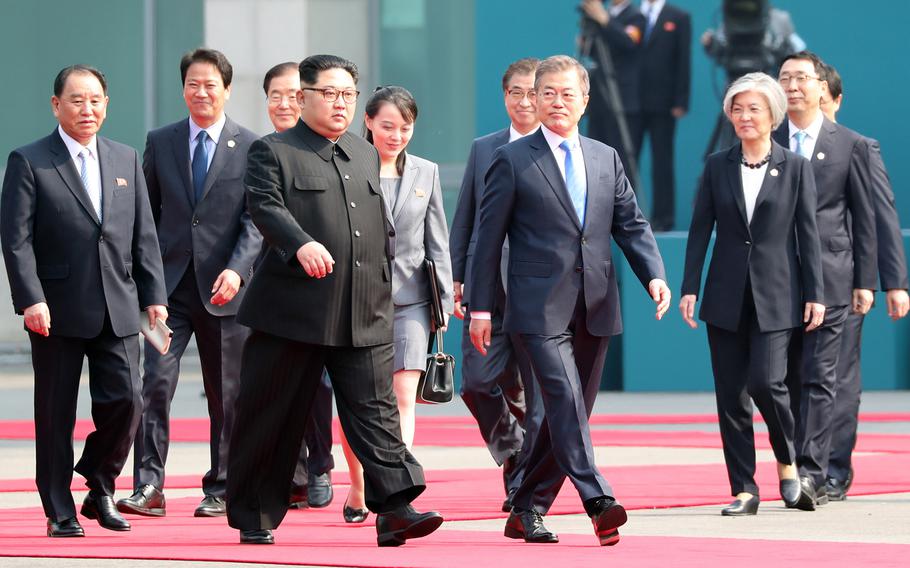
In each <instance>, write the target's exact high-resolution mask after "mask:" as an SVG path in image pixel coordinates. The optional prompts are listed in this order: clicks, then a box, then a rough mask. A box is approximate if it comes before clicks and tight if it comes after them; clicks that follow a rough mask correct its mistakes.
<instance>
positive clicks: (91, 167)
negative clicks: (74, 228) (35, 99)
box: [57, 126, 101, 221]
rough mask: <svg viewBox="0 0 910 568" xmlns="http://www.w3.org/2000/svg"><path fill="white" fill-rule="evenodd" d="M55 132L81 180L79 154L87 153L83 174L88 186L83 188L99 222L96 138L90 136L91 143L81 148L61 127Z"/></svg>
mask: <svg viewBox="0 0 910 568" xmlns="http://www.w3.org/2000/svg"><path fill="white" fill-rule="evenodd" d="M57 132H58V133H59V134H60V138H63V143H64V144H66V149H67V150H68V151H69V153H70V158H72V160H73V163H74V164H75V165H76V174H77V175H79V176H80V178H81V172H82V158H81V157H80V156H79V154H80V153H81V152H82V151H83V150H87V151H88V154H89V155H88V158H87V159H86V160H85V172H86V178H87V181H88V184H87V185H88V186H87V187H86V188H85V191H86V193H88V197H89V200H91V202H92V205H93V206H94V207H95V213H96V214H97V215H98V220H99V221H100V220H101V164H100V163H99V162H98V137H97V136H92V139H91V141H90V142H89V143H88V145H87V146H83V145H82V144H80V143H79V142H77V141H76V140H75V139H74V138H73V137H72V136H70V135H69V134H67V133H66V132H64V131H63V127H61V126H57Z"/></svg>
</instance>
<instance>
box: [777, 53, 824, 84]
mask: <svg viewBox="0 0 910 568" xmlns="http://www.w3.org/2000/svg"><path fill="white" fill-rule="evenodd" d="M791 59H798V60H802V61H811V62H812V66H813V67H814V68H815V74H816V75H818V77H819V79H821V80H822V81H824V80H825V67H827V65H826V64H825V62H824V61H822V58H821V57H819V56H818V55H816V54H814V53H812V52H811V51H807V50H805V49H804V50H802V51H797V52H796V53H791V54H790V55H788V56H786V57H784V60H783V61H781V62H780V64H781V67H783V65H784V63H786V62H787V61H790V60H791Z"/></svg>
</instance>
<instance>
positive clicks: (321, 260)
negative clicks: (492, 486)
mask: <svg viewBox="0 0 910 568" xmlns="http://www.w3.org/2000/svg"><path fill="white" fill-rule="evenodd" d="M299 71H300V83H301V85H303V88H302V89H301V90H300V92H299V93H298V101H300V121H299V122H298V123H297V125H296V126H294V127H293V128H291V129H289V130H285V131H284V132H279V133H275V134H269V135H268V136H266V137H264V138H262V139H261V140H258V141H256V142H254V143H253V145H252V146H251V148H250V153H249V160H248V163H247V168H246V175H245V176H244V183H245V184H246V187H247V198H248V201H249V206H250V214H251V215H252V217H253V221H254V222H255V223H256V226H257V227H259V229H260V231H262V234H263V236H264V237H265V243H266V246H267V247H268V248H267V251H266V253H265V255H264V257H263V258H262V261H261V263H260V265H259V266H258V267H257V269H256V273H255V275H254V276H253V278H252V280H251V282H250V284H249V287H248V290H247V294H246V297H245V298H244V300H243V303H242V304H241V306H240V311H239V313H238V314H237V319H238V321H240V322H241V323H243V324H245V325H248V326H250V327H251V328H252V330H253V331H252V333H251V335H250V337H249V339H248V340H247V342H246V344H245V345H244V347H243V360H242V364H241V371H240V375H241V392H240V396H239V398H238V405H237V424H236V427H235V429H234V436H233V437H232V439H231V447H230V452H229V456H230V465H229V467H228V490H227V495H228V498H227V503H228V522H229V523H230V525H231V526H232V527H234V528H236V529H239V530H240V542H241V543H246V544H272V543H274V536H273V534H272V530H273V529H275V528H276V527H278V525H279V524H280V523H281V521H282V519H283V518H284V516H285V514H286V513H287V510H288V487H289V486H290V483H291V479H292V477H293V475H294V468H295V466H296V463H297V458H298V455H299V452H300V445H301V442H302V440H303V434H304V430H305V428H306V423H307V421H308V415H309V413H310V409H311V407H312V402H313V396H314V393H315V391H316V386H317V384H318V383H319V381H320V378H321V375H322V370H323V368H325V369H326V370H328V373H329V377H330V378H331V381H332V388H333V390H334V392H335V401H336V404H337V407H338V417H339V419H340V421H341V426H342V428H343V429H344V432H345V434H346V436H347V439H348V441H349V442H350V445H351V448H352V449H353V450H354V453H355V454H356V455H357V458H358V459H359V460H360V462H361V464H363V470H364V485H365V490H366V505H367V507H369V509H370V510H371V511H373V512H374V513H376V514H377V518H376V532H377V543H378V544H379V546H400V545H403V544H405V542H406V541H407V540H409V539H414V538H419V537H423V536H426V535H428V534H430V533H431V532H433V531H435V530H436V529H437V528H438V527H439V526H440V525H441V524H442V516H441V515H439V513H435V512H428V513H418V512H417V511H415V510H414V508H413V507H411V505H410V503H411V501H413V500H414V499H415V498H416V497H417V496H418V495H420V493H422V492H423V490H424V489H425V483H424V476H423V468H421V466H420V464H419V463H417V460H416V459H414V456H413V455H411V453H410V452H409V451H408V450H407V448H406V447H405V445H404V442H402V440H401V425H400V423H399V417H398V406H397V403H396V401H395V395H394V392H393V390H392V359H393V357H392V355H393V353H392V349H393V347H392V282H391V266H390V260H391V253H390V250H389V241H388V237H390V236H394V231H393V230H392V229H391V228H390V225H389V224H388V220H387V219H386V217H385V209H384V205H383V202H382V191H381V188H380V185H379V154H378V153H377V151H376V149H375V148H374V147H373V146H372V145H371V144H369V143H368V142H366V141H365V140H364V139H363V138H361V137H360V136H357V135H355V134H351V133H349V132H348V127H349V126H350V124H351V121H352V120H353V118H354V112H355V108H356V103H357V95H358V91H357V77H358V73H357V66H356V65H354V63H352V62H351V61H348V60H346V59H343V58H341V57H337V56H334V55H313V56H310V57H307V58H306V59H304V60H303V61H302V62H301V63H300V67H299Z"/></svg>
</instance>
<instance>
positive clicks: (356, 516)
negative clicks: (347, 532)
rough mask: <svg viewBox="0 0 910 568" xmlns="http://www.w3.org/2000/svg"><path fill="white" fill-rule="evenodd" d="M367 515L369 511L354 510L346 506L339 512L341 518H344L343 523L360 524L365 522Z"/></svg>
mask: <svg viewBox="0 0 910 568" xmlns="http://www.w3.org/2000/svg"><path fill="white" fill-rule="evenodd" d="M369 515H370V510H369V509H355V508H354V507H348V506H347V504H345V506H344V508H343V509H342V510H341V516H343V517H344V522H346V523H362V522H364V521H365V520H367V517H368V516H369Z"/></svg>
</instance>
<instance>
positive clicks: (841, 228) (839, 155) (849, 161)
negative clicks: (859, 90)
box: [772, 118, 877, 306]
mask: <svg viewBox="0 0 910 568" xmlns="http://www.w3.org/2000/svg"><path fill="white" fill-rule="evenodd" d="M772 137H773V138H774V140H775V141H776V142H777V143H778V144H780V145H781V146H784V147H787V148H789V144H790V141H789V138H790V133H789V124H788V121H786V120H785V121H784V123H783V124H781V126H780V127H779V128H778V129H777V130H775V131H774V133H773V134H772ZM810 161H811V163H812V171H813V173H814V174H815V187H816V189H817V192H818V212H817V215H816V220H817V223H818V235H819V238H820V239H821V245H822V269H823V271H824V276H825V304H826V305H828V306H847V305H850V304H851V303H852V298H853V289H854V288H866V289H869V290H874V289H875V288H876V284H877V278H876V264H877V263H876V259H875V255H876V238H875V211H874V209H873V208H872V200H871V197H870V190H869V184H868V183H867V181H866V180H867V177H868V176H866V175H865V173H866V171H867V169H868V168H867V166H866V144H865V143H864V142H863V139H862V137H861V136H860V135H859V134H857V133H856V132H853V131H852V130H850V129H849V128H845V127H843V126H840V125H838V124H834V123H833V122H831V121H829V120H828V119H827V118H826V119H825V121H824V123H823V124H822V128H821V130H820V131H819V136H818V140H817V141H816V143H815V150H814V152H813V155H812V159H811V160H810ZM848 213H849V215H848ZM850 218H852V220H853V225H852V227H851V226H850V221H849V219H850Z"/></svg>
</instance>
